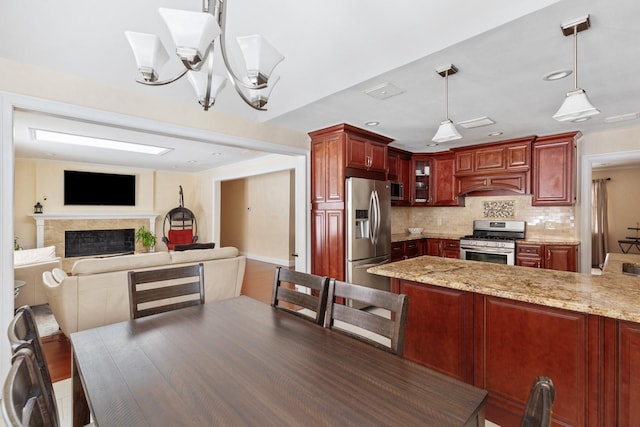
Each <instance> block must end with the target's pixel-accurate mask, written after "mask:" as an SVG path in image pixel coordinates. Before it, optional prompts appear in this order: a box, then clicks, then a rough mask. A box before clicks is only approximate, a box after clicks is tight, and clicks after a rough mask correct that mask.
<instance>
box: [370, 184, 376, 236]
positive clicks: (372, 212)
mask: <svg viewBox="0 0 640 427" xmlns="http://www.w3.org/2000/svg"><path fill="white" fill-rule="evenodd" d="M374 193H375V191H372V192H371V194H370V195H369V240H370V241H371V243H373V244H374V245H375V244H376V226H375V224H376V222H375V221H376V219H375V217H376V204H375V195H374Z"/></svg>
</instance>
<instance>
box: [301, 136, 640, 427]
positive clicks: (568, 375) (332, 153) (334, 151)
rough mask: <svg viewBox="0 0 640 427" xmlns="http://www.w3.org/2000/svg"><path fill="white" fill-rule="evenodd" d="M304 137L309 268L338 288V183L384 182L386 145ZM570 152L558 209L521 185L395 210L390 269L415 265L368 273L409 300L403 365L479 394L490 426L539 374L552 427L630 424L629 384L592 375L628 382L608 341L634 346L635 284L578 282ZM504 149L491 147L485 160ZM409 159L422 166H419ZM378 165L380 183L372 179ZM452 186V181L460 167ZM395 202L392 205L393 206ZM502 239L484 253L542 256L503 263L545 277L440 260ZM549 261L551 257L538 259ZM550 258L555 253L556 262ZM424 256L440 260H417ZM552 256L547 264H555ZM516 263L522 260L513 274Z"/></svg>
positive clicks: (375, 139) (507, 417)
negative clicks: (307, 143) (554, 394)
mask: <svg viewBox="0 0 640 427" xmlns="http://www.w3.org/2000/svg"><path fill="white" fill-rule="evenodd" d="M311 137H312V150H311V151H312V200H313V201H315V203H313V204H312V226H313V227H312V232H313V234H312V242H313V244H312V251H314V252H313V268H314V269H315V272H316V273H319V274H325V275H330V276H331V277H340V276H338V275H339V274H344V270H341V269H344V268H345V253H344V246H345V243H346V240H345V239H344V237H345V236H344V234H341V233H342V227H348V225H346V222H344V219H345V218H346V216H345V213H344V209H345V205H348V203H345V202H343V201H342V200H341V199H340V197H344V194H345V193H344V192H345V189H344V187H345V180H346V179H347V177H349V176H359V177H366V176H370V177H376V176H383V175H384V173H383V172H382V170H383V168H384V161H381V163H377V160H380V159H378V158H376V148H380V147H379V145H378V144H382V145H383V146H386V144H388V141H385V140H384V139H382V140H380V139H379V136H376V135H375V134H373V133H371V132H368V131H363V130H362V129H358V128H355V127H352V126H349V125H336V126H333V127H331V128H327V129H323V130H319V131H316V132H312V133H311ZM550 138H552V139H553V138H555V137H550ZM540 139H541V140H543V141H544V140H545V138H544V137H542V138H540ZM556 139H557V138H556ZM561 139H562V138H561ZM535 141H536V138H531V141H530V142H531V143H532V146H533V147H534V150H533V152H531V151H529V153H532V154H531V156H532V157H531V158H532V159H535V157H536V156H538V157H539V156H540V153H539V152H538V153H537V154H536V150H535ZM570 141H571V144H565V145H564V148H567V149H568V150H569V151H568V152H569V153H570V154H571V155H569V157H568V158H569V159H571V160H572V162H571V163H569V170H570V171H571V173H570V174H568V175H566V174H565V172H566V170H565V169H563V168H553V169H552V171H554V173H555V174H558V175H560V176H563V177H566V176H568V177H569V179H568V180H565V181H563V182H565V183H566V184H570V186H569V187H563V188H564V190H567V189H568V190H569V191H564V192H561V193H562V194H564V195H565V196H567V197H564V200H563V201H560V202H557V201H552V202H551V203H548V204H544V203H543V204H542V205H536V204H540V201H541V200H543V201H544V197H542V196H545V194H542V193H541V191H540V183H539V182H538V183H536V180H535V178H534V179H533V181H534V183H533V184H532V183H531V182H529V183H527V182H526V180H525V181H524V183H523V185H522V189H523V190H524V191H523V192H525V193H526V192H529V194H520V193H518V192H517V191H516V192H513V191H512V192H511V193H509V192H505V191H504V189H502V190H498V191H500V195H491V193H488V192H487V189H486V188H485V189H484V193H482V195H479V196H474V195H472V194H471V193H468V194H466V195H465V196H464V198H463V200H461V199H462V198H461V197H458V199H457V200H456V202H457V204H458V206H455V207H452V206H418V207H416V206H393V207H392V208H391V232H392V235H391V240H392V247H393V246H394V245H398V244H400V243H401V244H402V245H403V250H404V253H402V254H401V255H400V256H397V254H395V253H394V251H393V249H392V254H391V256H395V257H396V258H395V259H403V258H405V256H404V255H407V258H410V259H406V260H403V261H399V262H393V263H389V264H384V265H382V266H379V267H373V268H371V269H370V270H369V272H370V273H375V274H378V275H381V276H385V277H388V278H390V287H391V290H392V291H394V292H401V293H407V294H409V295H410V298H409V301H411V302H410V303H409V316H408V320H407V332H406V341H405V356H406V357H408V358H410V359H412V360H414V361H417V362H418V363H423V364H425V365H427V366H429V367H431V368H434V369H437V370H440V371H441V372H444V373H446V374H448V375H452V376H454V377H456V378H458V379H462V380H464V381H467V382H470V383H472V384H475V385H478V386H481V387H483V388H486V389H488V390H489V391H490V396H491V397H490V401H489V406H488V408H489V409H488V419H491V420H495V421H497V422H498V423H499V424H503V425H511V423H512V422H513V421H514V417H515V416H517V414H518V413H519V411H520V410H521V409H522V404H523V402H524V399H525V397H526V393H527V391H528V390H527V387H528V385H527V386H524V385H523V384H530V381H531V378H528V376H531V375H533V372H536V373H537V374H544V373H545V372H538V371H540V370H542V371H550V372H552V373H553V374H554V376H555V377H556V380H557V382H558V384H559V388H558V396H559V397H558V405H557V408H556V414H557V416H558V420H559V421H560V422H566V423H567V424H570V425H614V424H615V423H616V422H617V421H616V420H618V421H620V424H622V425H625V422H624V421H625V420H627V418H624V417H628V418H630V419H634V418H633V417H635V416H636V414H635V413H632V412H629V406H628V402H629V399H630V396H633V392H630V393H627V392H624V390H635V389H636V388H635V387H633V386H631V387H630V388H629V389H627V388H622V386H621V385H622V384H628V380H626V379H625V376H621V377H616V376H615V375H614V376H613V377H607V378H603V377H600V376H599V375H600V374H599V373H601V372H604V371H607V372H609V374H607V375H610V374H611V375H612V371H611V370H612V369H617V368H613V366H614V365H615V364H613V365H612V364H611V362H610V361H609V359H606V358H605V357H604V356H603V355H604V354H619V357H620V359H619V360H620V363H622V364H623V365H620V366H621V367H625V369H628V370H632V369H635V364H636V363H637V362H636V361H635V358H634V357H633V356H632V355H631V354H629V353H626V352H625V350H624V349H623V348H621V347H619V346H618V344H617V341H616V340H615V339H614V338H613V337H614V336H615V332H614V331H620V333H621V334H622V335H621V336H622V339H623V341H624V342H627V343H635V333H634V325H636V324H635V323H634V322H637V321H638V319H640V318H636V317H634V316H635V315H633V313H635V311H633V310H626V309H625V308H624V307H625V306H626V305H623V303H626V304H627V305H628V303H629V301H634V299H633V298H635V294H636V293H637V292H634V291H633V289H634V288H635V281H636V280H637V279H636V278H630V277H623V275H622V274H621V272H620V271H617V270H619V268H618V267H619V265H617V266H615V265H616V264H615V263H613V264H612V265H614V266H610V267H609V268H610V270H609V271H605V274H604V275H602V276H592V275H591V274H588V273H590V272H589V271H588V272H587V274H577V273H574V271H577V269H578V263H577V257H578V252H579V250H580V246H581V245H580V240H579V238H578V234H579V233H578V232H577V230H578V226H577V224H576V222H577V219H576V218H577V217H578V215H577V214H576V212H575V206H574V199H573V194H575V193H574V192H573V190H572V188H571V186H573V185H575V182H576V180H577V177H576V176H575V175H574V174H575V171H576V168H575V163H573V162H575V158H574V157H573V148H575V146H574V145H573V139H570ZM500 145H502V144H501V143H496V144H495V145H493V148H496V146H497V147H500ZM374 146H375V147H374ZM474 149H475V148H472V150H474ZM467 150H469V149H468V148H467ZM525 152H526V150H525ZM563 152H564V153H566V151H563ZM463 154H464V153H463ZM447 156H450V154H449V155H447ZM525 157H526V156H525ZM556 157H557V156H556ZM417 158H419V159H421V160H420V161H424V158H422V157H417ZM501 158H504V157H501ZM415 159H416V158H415V157H414V158H412V159H411V160H410V163H408V165H410V169H409V170H410V174H409V175H408V176H409V177H410V179H412V180H414V179H415V180H416V182H420V181H418V180H422V182H428V186H429V187H434V186H438V185H439V183H438V182H434V181H433V180H432V179H431V180H430V181H426V180H425V177H426V174H425V169H424V164H420V166H421V167H415ZM516 163H518V162H516ZM445 164H446V163H445ZM454 164H455V162H454ZM518 164H519V166H517V167H519V168H520V169H519V170H520V172H519V173H522V174H524V175H525V176H527V175H528V173H529V172H531V177H540V175H541V173H542V175H545V174H546V173H547V172H548V171H547V172H545V171H544V169H542V170H538V171H535V169H534V170H531V168H535V167H536V165H537V167H540V165H539V164H538V163H536V161H535V160H533V161H531V163H529V165H530V167H529V168H527V166H523V165H522V164H521V163H518ZM437 165H438V163H437V162H436V163H433V164H431V165H430V167H429V169H428V172H429V176H430V177H431V178H433V177H438V176H439V175H438V169H437ZM376 166H377V167H378V168H380V169H381V170H375V169H376ZM367 168H369V169H374V170H367ZM329 172H330V173H329ZM482 173H486V171H483V172H482ZM452 175H453V177H454V178H455V179H458V177H457V176H456V174H455V166H454V170H453V174H452ZM462 176H463V177H464V173H463V174H462ZM439 177H440V178H442V175H440V176H439ZM448 179H451V177H449V178H448ZM448 179H447V180H448ZM481 181H483V182H484V181H485V180H481ZM486 181H487V182H490V179H487V180H486ZM561 181H562V180H561ZM414 185H415V184H413V183H412V181H409V182H406V183H404V184H403V187H404V188H403V190H406V189H407V188H408V189H409V190H410V191H417V189H420V190H423V189H422V188H418V187H421V186H415V187H414ZM426 185H427V184H425V186H426ZM441 187H445V188H446V186H441ZM453 188H457V187H453ZM536 189H537V192H536ZM489 191H491V190H489ZM415 194H418V193H415ZM547 195H548V194H547ZM395 198H396V200H395V202H398V200H397V198H398V193H396V197H395ZM416 198H417V199H419V200H418V201H417V203H420V204H426V203H428V200H429V197H417V196H416ZM424 199H426V201H425V200H424ZM445 199H446V198H445ZM450 200H454V198H451V199H450ZM556 203H558V204H559V206H556V205H555V204H556ZM416 227H417V228H418V230H415V231H418V232H416V233H413V234H412V233H408V229H409V228H416ZM420 228H422V229H423V230H420ZM504 234H507V236H505V237H507V238H508V239H506V240H497V239H491V240H484V239H481V240H480V241H484V242H485V243H488V242H496V243H498V246H501V248H502V249H503V248H504V245H505V244H506V243H507V242H508V241H511V242H512V243H513V241H514V240H515V246H516V247H518V246H522V247H524V248H527V249H531V248H533V249H537V250H539V252H537V253H536V252H535V250H534V251H533V252H529V251H522V253H518V254H517V256H515V257H514V254H513V253H512V254H511V255H510V260H509V261H510V262H508V263H509V264H512V263H517V264H520V265H530V264H527V263H529V262H531V263H533V264H534V265H535V266H537V267H543V268H537V269H532V268H526V269H524V268H522V267H519V266H514V265H497V264H493V263H484V262H480V263H467V262H466V261H463V260H459V259H451V260H450V259H447V258H448V257H451V258H459V257H460V253H461V251H460V246H459V245H460V241H461V237H463V236H468V235H474V237H481V238H486V237H493V238H495V237H500V236H501V235H504ZM463 240H464V239H463ZM550 248H553V251H552V252H551V253H549V254H547V253H546V250H547V249H550ZM558 248H559V249H561V250H560V251H557V249H558ZM434 250H435V251H437V253H434V252H433V251H434ZM463 251H464V250H463ZM558 253H560V254H561V255H560V257H561V258H564V261H563V262H558V261H557V259H555V258H556V256H557V255H558ZM424 254H428V255H438V257H421V256H420V255H424ZM536 256H537V257H538V258H539V259H536ZM548 256H550V259H551V260H552V262H551V264H550V265H548V264H549V259H548V258H547V257H548ZM412 257H413V258H412ZM506 258H508V257H505V260H506ZM518 258H522V260H524V261H522V260H521V262H518ZM536 263H537V265H536ZM500 264H502V260H501V262H500ZM545 267H546V268H545ZM323 268H329V270H322V269H323ZM611 269H613V270H611ZM557 270H565V271H557ZM605 270H606V269H605ZM343 277H344V276H343ZM611 280H613V281H615V282H616V283H617V284H618V285H619V286H620V287H619V288H618V289H616V290H613V288H612V287H611V286H610V285H609V283H611ZM434 285H435V286H434ZM612 291H613V292H614V293H615V297H614V295H611V297H612V298H611V300H608V299H607V298H608V297H607V293H608V292H612ZM627 292H630V293H627ZM629 298H630V299H629ZM614 301H617V303H616V302H614ZM620 307H622V308H620ZM620 310H621V311H622V313H620V312H619V311H620ZM636 311H637V310H636ZM514 316H515V317H514ZM428 325H437V327H428ZM507 326H508V327H507ZM521 327H522V328H525V329H524V330H523V329H521ZM560 343H562V345H559V344H560ZM433 349H439V350H438V351H433ZM483 349H484V350H483ZM522 349H525V350H526V351H525V354H521V353H520V351H521V350H522ZM517 361H521V362H522V363H521V364H519V363H518V362H517ZM525 377H526V378H525ZM625 381H627V382H625ZM588 384H591V385H588ZM593 384H595V386H592V385H593ZM603 387H607V388H603ZM609 387H613V389H615V390H616V392H615V393H616V399H617V402H618V403H617V404H619V405H620V407H619V411H620V412H619V413H618V412H616V411H617V409H612V407H611V406H610V403H606V402H604V401H603V400H602V396H603V395H606V394H607V393H609V392H611V393H613V391H612V390H613V389H609ZM625 387H626V386H625ZM560 396H561V397H560ZM612 411H613V412H615V414H613V412H612ZM594 417H596V418H594ZM600 417H602V418H600ZM605 418H606V420H604V419H605ZM602 420H604V421H602ZM598 423H600V424H598ZM626 425H633V423H632V422H631V423H626Z"/></svg>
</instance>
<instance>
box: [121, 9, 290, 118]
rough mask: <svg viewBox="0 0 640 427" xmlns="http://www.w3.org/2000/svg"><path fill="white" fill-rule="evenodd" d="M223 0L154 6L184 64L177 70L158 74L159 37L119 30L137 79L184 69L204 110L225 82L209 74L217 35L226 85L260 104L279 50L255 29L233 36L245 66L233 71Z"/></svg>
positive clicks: (163, 57)
mask: <svg viewBox="0 0 640 427" xmlns="http://www.w3.org/2000/svg"><path fill="white" fill-rule="evenodd" d="M228 1H229V0H203V1H202V12H193V11H186V10H178V9H166V8H160V9H159V13H160V16H161V17H162V19H163V20H164V22H165V24H166V26H167V28H168V29H169V32H170V33H171V38H172V41H173V43H174V44H175V53H176V56H177V57H178V59H179V60H180V61H181V62H182V64H183V65H184V69H183V70H181V71H179V72H178V74H177V75H175V76H173V77H170V78H167V79H164V80H160V79H159V70H160V69H161V68H162V66H163V65H164V64H165V63H166V62H167V61H168V60H169V55H168V53H167V49H166V48H165V47H164V46H163V44H162V42H161V41H160V38H159V37H158V36H156V35H152V34H144V33H136V32H133V31H125V35H126V37H127V39H128V40H129V44H130V45H131V49H132V50H133V53H134V56H135V59H136V64H137V66H138V71H139V72H140V74H141V76H142V78H138V79H136V81H137V82H138V83H141V84H145V85H149V86H161V85H167V84H170V83H173V82H175V81H177V80H179V79H181V78H182V77H184V76H185V75H186V76H187V80H189V82H190V83H191V85H192V86H193V88H194V90H195V92H196V96H197V99H198V102H199V103H200V105H202V106H203V108H204V110H205V111H207V110H208V109H209V108H210V107H211V106H212V105H214V103H215V98H216V96H217V95H218V93H219V92H220V91H221V90H222V89H223V88H224V87H225V85H226V80H227V79H226V78H225V77H221V76H216V75H214V74H213V66H214V61H213V55H214V43H215V40H216V39H219V45H220V52H221V54H222V59H223V61H224V66H225V68H226V71H227V76H228V78H229V81H230V82H231V85H232V86H233V87H234V88H235V90H236V92H237V93H238V95H239V96H240V97H241V98H242V100H243V101H244V102H245V103H246V104H248V105H249V106H251V107H252V108H255V109H256V110H261V111H264V110H265V108H264V107H265V105H266V104H267V102H268V99H269V95H270V94H271V90H272V89H273V87H274V86H275V84H276V82H277V81H278V78H277V77H271V74H272V72H273V70H274V68H275V67H276V66H277V65H278V64H279V63H280V62H282V60H283V59H284V56H282V54H280V53H279V52H278V51H277V50H276V49H275V48H274V47H273V46H271V45H270V44H269V43H268V42H267V41H266V40H265V39H264V38H262V37H261V36H259V35H251V36H242V37H238V38H237V41H238V44H239V45H240V50H241V52H242V55H243V59H244V64H245V65H246V67H245V69H244V70H243V71H242V72H241V73H238V72H236V70H234V69H233V68H232V67H231V65H230V61H229V58H228V56H227V46H226V42H225V26H226V3H227V2H228Z"/></svg>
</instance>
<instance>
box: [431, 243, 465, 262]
mask: <svg viewBox="0 0 640 427" xmlns="http://www.w3.org/2000/svg"><path fill="white" fill-rule="evenodd" d="M426 254H427V255H431V256H439V257H444V258H460V240H454V239H427V251H426Z"/></svg>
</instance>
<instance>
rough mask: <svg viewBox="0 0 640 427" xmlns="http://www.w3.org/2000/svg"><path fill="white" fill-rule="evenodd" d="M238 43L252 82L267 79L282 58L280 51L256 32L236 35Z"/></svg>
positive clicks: (261, 82)
mask: <svg viewBox="0 0 640 427" xmlns="http://www.w3.org/2000/svg"><path fill="white" fill-rule="evenodd" d="M238 45H239V46H240V50H241V51H242V56H243V57H244V62H245V65H246V67H247V77H248V78H249V81H250V82H251V83H252V84H263V83H266V82H267V81H269V77H270V76H271V73H272V72H273V69H274V68H276V65H278V64H279V63H280V62H282V60H283V59H284V56H282V55H281V54H280V52H278V51H277V50H276V49H275V48H274V47H273V46H271V44H269V42H268V41H266V40H265V39H264V38H263V37H262V36H260V35H258V34H253V35H250V36H242V37H238Z"/></svg>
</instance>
